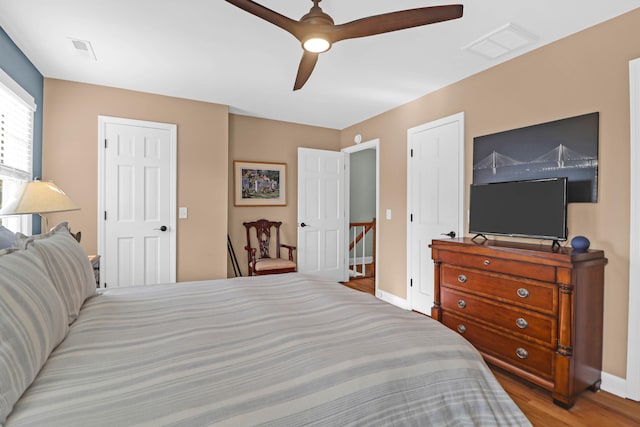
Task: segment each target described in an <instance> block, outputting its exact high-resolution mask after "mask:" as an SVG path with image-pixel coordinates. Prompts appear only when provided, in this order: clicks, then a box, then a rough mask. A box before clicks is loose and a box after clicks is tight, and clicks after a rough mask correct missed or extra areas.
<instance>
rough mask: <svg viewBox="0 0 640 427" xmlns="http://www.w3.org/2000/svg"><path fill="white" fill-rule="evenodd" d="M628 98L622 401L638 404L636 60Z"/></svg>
mask: <svg viewBox="0 0 640 427" xmlns="http://www.w3.org/2000/svg"><path fill="white" fill-rule="evenodd" d="M629 80H630V82H629V83H630V90H631V93H630V96H631V110H630V111H631V140H630V145H631V147H630V148H631V156H630V157H631V185H630V204H631V221H630V224H629V225H630V229H629V232H630V239H629V240H630V242H631V243H630V247H629V323H628V324H627V380H626V388H627V393H626V397H628V398H630V399H633V400H640V360H639V359H640V309H639V308H638V305H639V304H640V219H639V217H640V195H639V194H638V192H639V191H640V170H638V169H639V168H640V58H638V59H635V60H633V61H630V62H629Z"/></svg>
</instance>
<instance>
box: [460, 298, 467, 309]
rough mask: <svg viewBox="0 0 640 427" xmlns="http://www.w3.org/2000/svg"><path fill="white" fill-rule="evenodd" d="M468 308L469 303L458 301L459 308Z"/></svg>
mask: <svg viewBox="0 0 640 427" xmlns="http://www.w3.org/2000/svg"><path fill="white" fill-rule="evenodd" d="M466 306H467V303H466V301H465V300H463V299H459V300H458V307H460V308H465V307H466Z"/></svg>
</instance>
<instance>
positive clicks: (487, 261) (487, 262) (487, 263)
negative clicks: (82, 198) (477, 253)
mask: <svg viewBox="0 0 640 427" xmlns="http://www.w3.org/2000/svg"><path fill="white" fill-rule="evenodd" d="M483 264H484V265H489V264H491V261H489V260H488V259H485V260H484V262H483Z"/></svg>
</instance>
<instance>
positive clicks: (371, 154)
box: [342, 139, 380, 295]
mask: <svg viewBox="0 0 640 427" xmlns="http://www.w3.org/2000/svg"><path fill="white" fill-rule="evenodd" d="M379 143H380V140H379V139H374V140H371V141H368V142H363V143H362V144H357V145H354V146H352V147H347V148H344V149H343V150H342V152H344V153H346V155H347V160H346V163H347V164H348V167H347V170H348V171H349V173H348V178H347V180H346V181H347V184H346V187H347V188H346V190H347V200H348V204H349V218H348V222H349V229H348V239H347V240H348V245H349V246H348V248H347V253H348V266H349V281H348V282H345V283H344V284H345V285H346V286H348V287H350V288H353V289H356V290H359V291H362V292H366V293H369V294H372V295H376V293H377V280H376V279H377V269H376V264H377V261H378V253H377V252H378V234H379V233H378V217H379V215H378V213H379V206H378V204H379V188H380V185H379V176H380V173H379V165H380V161H379Z"/></svg>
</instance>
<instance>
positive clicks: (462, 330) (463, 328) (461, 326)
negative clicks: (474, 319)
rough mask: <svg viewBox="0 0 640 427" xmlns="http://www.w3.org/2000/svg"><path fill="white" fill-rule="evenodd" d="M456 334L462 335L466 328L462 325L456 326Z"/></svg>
mask: <svg viewBox="0 0 640 427" xmlns="http://www.w3.org/2000/svg"><path fill="white" fill-rule="evenodd" d="M457 329H458V332H460V333H461V334H464V333H465V332H467V327H466V326H464V325H458V328H457Z"/></svg>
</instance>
